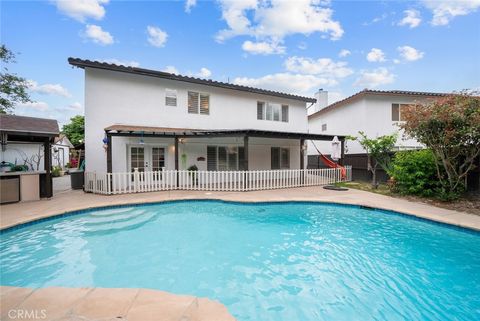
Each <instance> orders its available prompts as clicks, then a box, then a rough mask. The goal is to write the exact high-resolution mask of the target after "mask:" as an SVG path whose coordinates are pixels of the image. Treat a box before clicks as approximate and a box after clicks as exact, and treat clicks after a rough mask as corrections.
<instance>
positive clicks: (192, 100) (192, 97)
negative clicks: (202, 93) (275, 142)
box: [188, 91, 199, 114]
mask: <svg viewBox="0 0 480 321" xmlns="http://www.w3.org/2000/svg"><path fill="white" fill-rule="evenodd" d="M198 103H199V101H198V93H196V92H192V91H189V92H188V113H190V114H198Z"/></svg>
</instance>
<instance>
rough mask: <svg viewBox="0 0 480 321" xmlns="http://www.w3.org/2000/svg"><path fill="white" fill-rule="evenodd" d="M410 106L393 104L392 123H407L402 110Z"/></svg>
mask: <svg viewBox="0 0 480 321" xmlns="http://www.w3.org/2000/svg"><path fill="white" fill-rule="evenodd" d="M406 106H408V105H407V104H392V121H405V118H404V117H403V115H402V109H403V108H405V107H406Z"/></svg>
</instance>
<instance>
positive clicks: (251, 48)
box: [242, 40, 285, 55]
mask: <svg viewBox="0 0 480 321" xmlns="http://www.w3.org/2000/svg"><path fill="white" fill-rule="evenodd" d="M242 49H243V50H244V51H246V52H248V53H251V54H254V55H271V54H283V53H285V47H284V46H281V45H280V44H279V43H278V42H273V41H272V42H267V41H259V42H252V41H250V40H247V41H245V42H244V43H243V45H242Z"/></svg>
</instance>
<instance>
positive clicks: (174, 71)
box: [162, 66, 180, 75]
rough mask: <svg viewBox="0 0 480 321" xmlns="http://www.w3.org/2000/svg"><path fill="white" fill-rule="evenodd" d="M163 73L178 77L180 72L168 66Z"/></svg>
mask: <svg viewBox="0 0 480 321" xmlns="http://www.w3.org/2000/svg"><path fill="white" fill-rule="evenodd" d="M162 71H164V72H168V73H171V74H176V75H178V74H179V73H180V72H179V71H178V69H177V68H175V67H174V66H167V67H165V68H164V69H163V70H162Z"/></svg>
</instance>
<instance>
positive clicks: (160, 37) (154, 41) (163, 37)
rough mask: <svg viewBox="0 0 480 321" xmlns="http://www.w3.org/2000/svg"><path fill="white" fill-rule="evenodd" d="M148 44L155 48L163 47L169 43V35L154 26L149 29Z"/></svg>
mask: <svg viewBox="0 0 480 321" xmlns="http://www.w3.org/2000/svg"><path fill="white" fill-rule="evenodd" d="M147 33H148V42H149V43H150V44H151V45H152V46H154V47H159V48H160V47H163V46H165V42H167V38H168V34H167V33H166V32H165V31H163V30H162V29H160V28H158V27H154V26H148V27H147Z"/></svg>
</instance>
